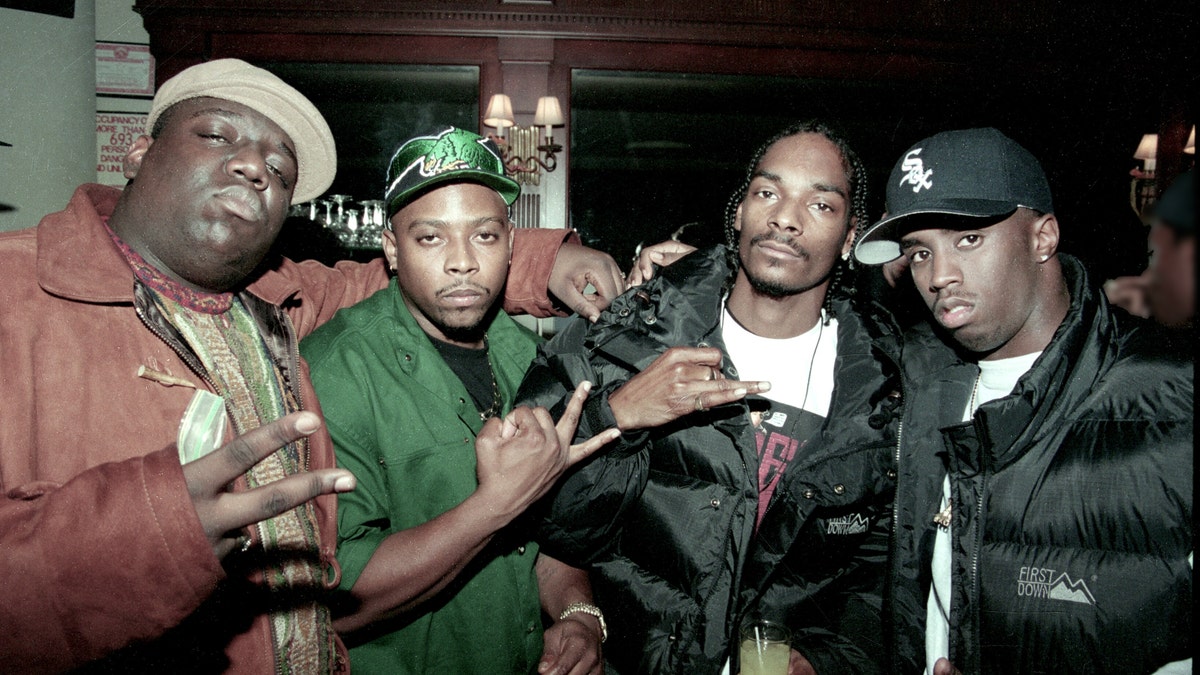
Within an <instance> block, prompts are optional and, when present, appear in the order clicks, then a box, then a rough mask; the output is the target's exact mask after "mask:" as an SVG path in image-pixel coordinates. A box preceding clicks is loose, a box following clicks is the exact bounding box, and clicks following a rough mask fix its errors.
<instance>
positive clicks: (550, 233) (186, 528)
mask: <svg viewBox="0 0 1200 675" xmlns="http://www.w3.org/2000/svg"><path fill="white" fill-rule="evenodd" d="M119 196H120V191H119V190H118V189H115V188H109V187H103V186H99V185H84V186H81V187H80V188H79V189H77V190H76V192H75V194H74V195H73V196H72V198H71V201H70V203H69V204H68V206H67V208H66V209H65V210H64V211H61V212H58V213H53V214H50V215H48V216H46V217H45V218H43V219H42V222H41V223H40V224H39V225H38V227H37V228H32V229H27V230H21V231H17V232H10V233H4V234H0V657H2V658H3V662H4V664H5V665H4V670H5V671H8V672H12V671H36V672H47V671H51V672H53V671H59V670H64V669H68V668H72V667H76V666H79V665H82V664H86V663H88V662H90V661H92V660H95V659H97V658H99V657H102V656H105V655H108V654H111V653H112V652H114V651H116V650H118V649H122V648H125V647H130V646H131V645H132V647H130V648H129V649H127V650H126V652H147V653H150V652H154V650H155V649H158V650H165V651H160V652H159V655H161V654H163V653H165V654H167V655H169V656H170V657H171V658H177V659H178V660H179V662H180V668H179V669H177V671H176V672H178V671H180V670H183V671H188V672H192V671H197V670H198V671H217V672H219V671H221V670H232V671H238V672H247V673H269V672H272V671H273V670H274V664H273V656H272V647H271V637H270V628H269V626H268V624H267V622H266V614H264V613H262V612H261V610H260V609H257V608H255V607H254V606H253V603H252V602H250V601H248V600H246V596H244V595H238V594H240V593H243V592H244V589H241V590H238V591H236V593H238V594H234V595H232V596H231V597H234V598H235V602H233V603H232V604H231V605H229V606H226V607H225V608H224V609H223V610H222V613H220V617H221V619H220V620H219V621H218V622H215V624H214V625H212V626H195V625H191V624H186V625H185V626H184V627H183V628H180V629H176V630H175V631H172V632H168V631H169V629H171V628H172V627H175V626H178V625H179V624H180V623H181V622H183V621H184V619H185V618H186V617H189V616H191V615H193V614H194V613H196V612H197V609H198V608H199V607H200V606H201V604H202V603H204V602H205V601H206V600H210V602H209V604H210V605H212V604H214V603H213V602H212V601H211V596H213V594H214V591H216V590H218V588H219V587H225V588H228V587H229V586H231V585H232V580H227V579H226V574H225V572H224V570H223V568H222V566H221V564H220V562H219V561H218V560H217V558H216V557H215V556H214V555H213V553H212V549H211V547H210V545H209V543H208V540H207V538H206V537H205V535H204V532H203V530H202V529H201V527H200V521H199V519H198V518H197V517H196V514H195V511H194V509H193V508H192V506H191V501H190V499H189V498H188V493H187V488H186V485H185V483H184V480H183V472H182V471H181V469H180V464H179V459H178V455H177V450H176V448H175V444H174V440H175V436H176V433H177V427H178V424H179V421H180V418H181V416H182V414H183V410H184V408H185V407H186V406H187V404H188V402H189V400H190V399H191V397H192V394H193V390H192V389H191V388H188V387H183V386H165V385H163V384H159V383H157V382H153V381H151V380H148V379H143V378H140V377H138V376H137V372H138V367H139V366H143V365H144V366H146V367H147V368H150V369H153V370H157V371H159V372H162V373H167V374H170V375H174V376H177V377H182V378H184V379H187V380H189V381H191V382H193V383H194V384H195V385H196V386H197V387H200V388H207V387H206V385H205V383H204V382H205V380H204V379H203V378H201V377H200V376H199V375H198V374H197V373H195V372H193V371H192V369H191V368H189V367H188V366H187V365H186V364H185V362H184V361H183V360H182V359H181V358H180V357H179V355H178V354H177V353H176V352H175V351H174V350H173V349H172V348H171V347H170V346H168V344H167V343H166V342H165V341H164V340H163V339H161V338H159V337H158V336H157V335H156V334H155V333H153V332H151V330H150V329H149V328H148V327H147V325H146V323H144V322H143V320H142V319H141V318H139V315H138V312H137V310H136V309H135V293H134V289H135V281H134V276H133V273H132V271H131V270H130V268H129V266H128V265H127V264H126V262H125V259H124V257H122V255H121V253H120V252H119V251H118V250H117V248H116V246H115V245H114V244H113V242H112V239H111V238H110V237H109V235H108V233H107V232H106V231H105V229H104V227H103V225H102V221H101V217H102V216H106V215H108V214H109V213H111V212H112V209H113V207H114V205H115V204H116V202H117V199H118V197H119ZM563 234H564V231H563V230H521V231H520V235H519V236H518V237H517V245H516V246H515V247H514V248H515V250H514V253H513V269H514V270H522V271H523V272H524V274H521V275H519V277H520V278H515V277H514V278H510V280H509V288H508V293H507V296H506V309H508V310H510V311H521V310H524V311H531V312H536V313H539V314H541V315H545V314H547V313H548V311H549V309H550V301H549V300H548V299H547V298H546V293H545V287H546V280H547V278H548V277H549V271H550V268H551V267H552V266H553V262H554V256H555V254H556V253H557V250H558V246H559V244H560V243H561V242H562V240H563ZM386 281H387V274H386V271H385V269H384V266H383V264H382V262H381V261H379V260H377V261H374V262H371V263H367V264H353V263H342V264H339V265H338V266H337V267H336V268H329V267H325V266H323V265H320V264H318V263H315V262H311V261H310V262H302V263H295V262H292V261H290V260H286V259H283V260H281V261H279V263H278V264H277V265H276V266H275V267H274V268H273V269H271V270H269V271H266V272H265V273H263V274H262V275H261V276H260V277H259V278H258V279H256V280H255V281H254V283H252V284H251V285H250V286H249V287H248V289H247V293H248V294H250V295H252V296H255V297H256V298H257V299H259V300H261V301H265V303H264V302H256V301H255V300H254V299H253V298H250V299H249V300H248V304H252V305H255V306H257V307H258V308H259V310H260V314H276V315H280V316H278V317H277V319H278V323H279V326H278V328H279V333H278V335H279V336H282V337H281V339H279V340H278V341H277V344H276V346H277V347H278V348H280V349H281V350H286V353H290V354H293V355H294V354H296V351H295V350H296V340H298V339H299V338H301V337H303V336H305V335H307V334H308V333H310V332H311V331H312V330H313V329H314V328H316V327H317V326H319V325H321V324H322V323H324V322H325V321H327V320H328V319H329V318H330V317H331V316H332V315H333V314H334V312H336V311H337V310H338V309H339V308H341V307H345V306H348V305H351V304H354V303H355V302H357V301H359V300H361V299H363V298H365V297H366V296H368V295H370V294H371V293H373V292H374V291H376V290H378V289H380V288H382V287H383V286H384V285H385V284H386ZM252 311H253V310H252ZM284 313H286V317H283V316H282V315H283V314H284ZM289 319H290V325H291V328H290V329H289V326H288V324H289ZM268 320H269V317H268ZM289 333H290V335H289ZM268 342H270V340H269V341H268ZM293 358H297V359H298V356H295V357H293ZM298 368H299V373H300V376H299V377H298V378H296V379H295V382H294V384H295V386H296V388H297V389H298V391H299V394H300V397H301V401H302V403H303V405H304V407H305V408H306V409H309V410H314V411H317V412H318V413H319V412H320V409H319V406H318V405H317V400H316V395H315V393H314V392H313V389H312V383H311V381H310V380H309V377H308V368H307V365H305V364H304V363H303V361H298ZM310 452H311V460H310V462H311V467H312V468H313V469H320V468H328V467H333V466H335V462H334V459H333V445H332V443H331V442H330V440H329V436H328V434H326V433H325V432H324V430H321V431H319V432H317V433H316V434H314V435H313V437H312V438H311V440H310ZM316 509H317V517H318V520H319V523H320V534H321V553H322V556H323V558H324V560H325V561H326V562H327V563H328V565H329V579H328V582H329V584H330V586H331V587H332V586H336V584H337V581H338V580H337V576H338V571H337V564H336V559H335V557H334V547H335V546H336V542H337V536H336V524H337V523H336V517H337V503H336V498H335V497H334V496H332V495H327V496H324V497H321V498H318V499H317V500H316ZM218 595H220V594H218ZM214 628H215V629H214ZM164 635H166V637H167V639H166V640H165V641H164V640H163V636H164ZM172 635H174V637H175V638H177V640H172V639H171V638H172ZM154 640H157V641H158V643H159V644H158V645H157V646H155V645H154V644H153V643H151V642H150V641H154ZM164 644H165V645H167V646H164ZM147 645H149V646H147ZM339 648H340V645H339ZM185 650H186V651H185ZM222 653H223V655H222ZM213 654H215V655H216V657H217V658H216V659H215V660H213V661H205V658H206V657H208V656H212V655H213ZM343 654H344V650H343ZM226 657H227V658H228V661H227V662H226V661H225V658H226Z"/></svg>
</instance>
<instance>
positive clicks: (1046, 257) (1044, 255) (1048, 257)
mask: <svg viewBox="0 0 1200 675" xmlns="http://www.w3.org/2000/svg"><path fill="white" fill-rule="evenodd" d="M1049 259H1050V256H1048V255H1046V254H1045V253H1043V254H1042V262H1046V261H1047V260H1049Z"/></svg>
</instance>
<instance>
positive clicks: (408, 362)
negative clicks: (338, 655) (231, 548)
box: [302, 128, 616, 673]
mask: <svg viewBox="0 0 1200 675" xmlns="http://www.w3.org/2000/svg"><path fill="white" fill-rule="evenodd" d="M519 192H520V188H519V186H518V185H517V184H516V183H515V182H514V181H512V180H511V179H510V178H508V177H506V176H505V175H504V165H503V162H502V160H501V159H500V157H499V154H498V153H497V151H496V149H495V147H494V145H493V144H492V143H491V142H489V141H485V140H484V139H482V138H480V137H479V136H477V135H476V134H473V133H471V132H468V131H464V130H460V129H454V128H449V129H446V130H444V131H442V132H441V133H439V134H437V135H434V136H421V137H417V138H413V139H410V140H409V141H407V142H406V143H404V144H403V145H402V146H401V147H400V149H399V150H397V152H396V154H395V156H394V157H393V158H392V161H391V164H390V167H389V171H388V189H387V193H386V195H385V200H386V202H387V208H388V215H389V219H390V221H391V229H390V230H389V231H386V232H385V233H384V253H385V256H386V258H387V261H388V264H389V266H390V267H391V268H392V269H393V271H394V272H395V275H396V278H395V279H394V280H393V281H392V282H391V283H390V284H389V287H388V288H387V289H385V290H383V291H380V292H379V293H377V294H375V295H374V296H372V297H370V298H368V299H367V300H365V301H363V302H362V303H360V304H359V305H357V306H355V307H353V308H350V309H347V310H343V311H342V312H340V313H339V314H338V315H337V316H336V317H335V318H334V319H333V320H332V321H330V322H329V323H328V324H327V325H326V326H324V327H322V328H321V329H320V330H318V331H316V332H314V333H313V334H312V336H311V337H310V338H308V339H306V340H305V341H304V343H303V345H302V350H303V353H304V356H305V358H306V359H308V361H309V363H310V364H311V367H312V375H313V382H314V384H315V385H316V389H317V392H318V395H319V396H320V397H321V400H322V402H323V403H324V407H325V415H326V423H327V425H328V428H329V430H330V434H331V436H332V437H333V440H334V444H335V447H336V452H337V458H338V464H339V465H340V466H342V467H344V468H347V469H349V470H350V471H352V472H353V473H354V474H355V476H356V477H357V479H358V481H359V488H358V490H357V492H355V493H354V495H353V496H352V497H351V498H348V499H342V500H340V501H339V504H338V521H339V533H338V554H337V556H338V560H339V562H340V563H341V565H342V570H343V576H342V580H341V587H340V588H341V590H342V591H344V592H345V593H344V594H343V595H344V598H345V603H344V605H343V606H341V607H340V608H337V610H336V611H337V613H338V614H339V615H340V616H338V617H337V618H336V619H335V626H336V627H337V629H338V630H339V631H340V632H341V633H342V634H343V635H345V636H346V638H347V642H348V643H349V645H350V647H351V651H350V659H351V664H352V667H353V668H354V670H355V671H356V672H360V673H362V672H367V673H371V672H386V673H431V672H446V673H520V672H528V673H532V672H537V671H539V670H541V671H542V672H558V673H567V672H573V673H580V672H598V671H599V668H600V665H599V664H600V643H601V641H603V639H604V636H605V628H604V624H603V617H602V616H601V614H600V611H599V610H598V609H597V608H596V607H595V606H593V605H591V604H590V603H591V590H590V586H589V585H588V583H587V577H586V575H585V574H584V573H583V572H581V571H578V570H574V569H572V568H569V567H567V566H565V565H563V564H561V563H559V562H557V561H555V560H553V559H551V558H549V557H547V556H544V555H539V553H538V549H537V545H536V544H534V543H532V542H531V541H530V537H529V535H528V533H527V532H525V531H524V529H523V528H522V527H521V526H520V525H519V524H518V523H514V520H516V519H517V518H518V516H520V515H521V513H522V512H524V511H525V510H526V508H528V507H529V506H530V505H531V504H532V503H533V502H534V501H536V500H537V499H538V498H539V497H540V496H541V495H542V494H544V493H545V492H546V490H548V489H549V488H550V486H551V485H553V483H554V482H555V481H556V480H557V478H558V477H559V476H560V475H561V473H562V472H563V471H564V470H565V469H566V468H567V467H569V466H570V465H571V464H573V463H574V462H576V461H578V460H579V459H581V458H582V457H584V456H586V455H587V454H589V453H590V452H591V451H592V450H594V449H595V448H597V447H599V446H600V445H602V444H603V443H604V442H606V441H607V440H610V439H611V438H614V437H615V436H616V431H615V430H610V431H608V432H605V433H603V434H600V435H598V436H597V437H595V438H594V439H591V440H589V441H588V442H586V443H582V444H580V445H578V446H575V447H571V448H569V449H567V448H568V445H569V443H570V439H571V438H572V435H573V433H572V432H573V429H574V425H575V419H577V417H578V414H579V410H580V408H581V405H582V400H583V398H584V397H586V393H587V389H588V386H589V385H588V384H587V383H584V384H583V385H582V386H581V387H579V388H578V389H577V390H576V395H575V397H574V400H573V402H572V406H571V409H570V410H568V412H567V414H566V415H564V417H563V420H562V422H560V424H559V427H558V429H557V433H558V435H559V437H560V441H561V442H560V443H559V447H560V448H561V449H560V450H552V449H551V450H547V451H539V452H534V453H530V452H528V451H521V452H516V451H515V450H514V449H513V448H510V447H508V446H507V445H506V444H505V443H504V440H507V439H512V438H513V437H514V436H519V435H522V434H531V433H534V434H536V433H548V430H549V428H550V425H551V424H552V421H551V420H550V418H549V416H548V414H546V413H545V411H544V410H538V411H531V410H529V409H527V408H518V409H516V410H510V407H511V401H512V399H513V396H514V394H515V393H516V389H517V386H518V385H519V384H520V382H521V378H522V377H523V375H524V373H525V370H526V369H527V368H528V366H529V364H530V362H531V361H532V360H533V357H534V355H535V352H536V348H537V344H538V338H537V336H535V335H534V334H533V333H531V332H529V331H527V330H526V329H524V328H522V327H521V326H519V325H518V324H517V323H516V322H514V321H513V320H512V319H511V318H509V317H508V316H507V315H506V314H504V313H503V312H502V311H500V302H499V301H500V299H501V298H502V297H503V289H504V284H505V281H506V279H507V276H508V266H509V258H510V253H511V241H512V233H513V225H512V223H511V222H510V221H509V218H508V213H507V206H508V205H511V204H512V202H513V201H514V200H515V199H516V198H517V195H518V193H519ZM489 425H491V426H493V427H499V428H500V429H501V438H502V441H501V442H499V443H497V442H495V441H494V439H492V438H490V437H489V439H488V440H486V441H485V439H483V438H481V439H480V440H479V442H478V443H476V442H475V439H476V436H477V435H479V434H480V432H481V431H484V430H485V429H487V428H488V427H489ZM551 445H553V444H551ZM542 611H545V612H546V614H547V615H548V616H550V617H552V618H553V619H555V621H554V622H553V623H552V624H551V625H550V626H549V628H548V629H546V630H545V632H544V633H543V630H542V627H543V623H542ZM543 645H544V647H543Z"/></svg>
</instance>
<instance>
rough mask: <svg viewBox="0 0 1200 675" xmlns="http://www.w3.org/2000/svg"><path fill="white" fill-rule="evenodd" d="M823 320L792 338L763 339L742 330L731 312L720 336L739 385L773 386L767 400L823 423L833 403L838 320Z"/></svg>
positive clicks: (725, 320) (767, 393) (726, 318)
mask: <svg viewBox="0 0 1200 675" xmlns="http://www.w3.org/2000/svg"><path fill="white" fill-rule="evenodd" d="M823 319H824V313H822V319H821V320H818V321H817V325H815V326H813V327H812V328H810V329H808V330H807V331H805V332H804V333H802V334H800V335H797V336H796V337H791V338H765V337H762V336H761V335H755V334H754V333H751V332H750V331H748V330H746V329H745V328H744V327H742V325H741V324H739V323H738V322H737V320H736V319H734V318H733V315H732V314H730V313H729V310H725V311H724V315H723V316H722V318H721V333H722V336H721V337H722V338H723V339H724V340H725V348H726V349H727V350H728V351H729V356H730V358H731V359H733V362H734V363H735V364H737V370H738V379H739V380H743V381H747V382H754V381H766V382H770V383H771V390H770V391H768V392H766V393H765V394H763V397H764V398H769V399H771V400H772V401H778V402H780V403H786V404H787V405H790V406H794V407H796V408H799V409H801V410H807V411H809V412H811V413H813V414H815V415H819V416H821V417H825V416H826V415H828V414H829V402H830V400H831V399H832V398H833V364H834V361H835V360H836V359H837V327H838V324H837V319H830V320H829V325H828V326H826V325H825V322H824V320H823Z"/></svg>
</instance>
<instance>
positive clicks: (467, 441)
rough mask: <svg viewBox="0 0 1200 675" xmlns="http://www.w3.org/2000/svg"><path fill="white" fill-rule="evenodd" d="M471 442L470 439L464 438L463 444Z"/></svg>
mask: <svg viewBox="0 0 1200 675" xmlns="http://www.w3.org/2000/svg"><path fill="white" fill-rule="evenodd" d="M470 442H471V439H470V438H469V437H467V436H463V443H470Z"/></svg>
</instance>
